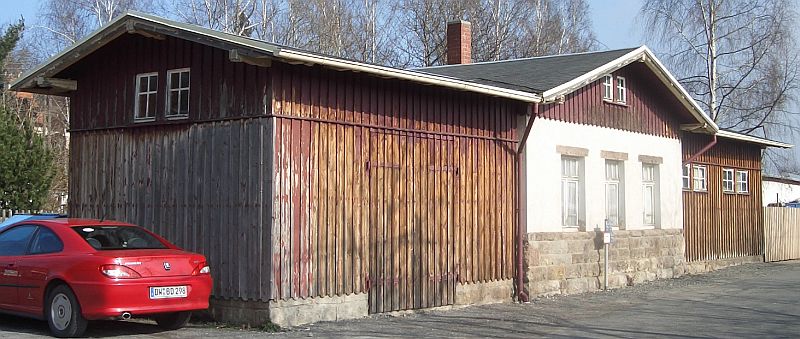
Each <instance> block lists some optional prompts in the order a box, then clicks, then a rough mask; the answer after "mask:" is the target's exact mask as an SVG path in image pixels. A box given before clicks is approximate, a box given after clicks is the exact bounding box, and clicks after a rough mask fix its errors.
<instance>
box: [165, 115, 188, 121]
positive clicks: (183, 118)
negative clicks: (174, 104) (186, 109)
mask: <svg viewBox="0 0 800 339" xmlns="http://www.w3.org/2000/svg"><path fill="white" fill-rule="evenodd" d="M185 119H189V114H173V115H167V120H185Z"/></svg>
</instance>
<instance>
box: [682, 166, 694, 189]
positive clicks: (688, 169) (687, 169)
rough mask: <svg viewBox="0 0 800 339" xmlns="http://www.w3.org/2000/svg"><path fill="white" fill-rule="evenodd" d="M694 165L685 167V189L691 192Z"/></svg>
mask: <svg viewBox="0 0 800 339" xmlns="http://www.w3.org/2000/svg"><path fill="white" fill-rule="evenodd" d="M691 171H692V165H691V164H686V165H683V176H682V177H683V189H685V190H690V189H692V177H691Z"/></svg>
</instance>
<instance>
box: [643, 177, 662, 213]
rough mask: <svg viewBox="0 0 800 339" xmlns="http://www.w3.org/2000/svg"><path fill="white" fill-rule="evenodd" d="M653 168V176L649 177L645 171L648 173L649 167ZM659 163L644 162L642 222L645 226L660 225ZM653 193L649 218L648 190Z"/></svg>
mask: <svg viewBox="0 0 800 339" xmlns="http://www.w3.org/2000/svg"><path fill="white" fill-rule="evenodd" d="M648 168H649V169H652V173H651V177H650V178H647V176H645V173H647V169H648ZM658 176H659V173H658V165H656V164H648V163H643V164H642V222H643V223H644V225H645V226H656V225H658V212H659V210H658V207H659V204H660V203H659V199H658V179H659V178H658ZM648 189H649V192H650V193H651V194H652V196H651V197H650V203H651V204H652V205H651V206H650V216H649V219H648V214H647V208H648V206H647V192H648Z"/></svg>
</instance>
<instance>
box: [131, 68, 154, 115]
mask: <svg viewBox="0 0 800 339" xmlns="http://www.w3.org/2000/svg"><path fill="white" fill-rule="evenodd" d="M157 100H158V73H142V74H138V75H136V101H135V102H134V104H133V106H134V107H133V111H134V115H133V119H134V121H153V120H154V119H155V118H156V101H157Z"/></svg>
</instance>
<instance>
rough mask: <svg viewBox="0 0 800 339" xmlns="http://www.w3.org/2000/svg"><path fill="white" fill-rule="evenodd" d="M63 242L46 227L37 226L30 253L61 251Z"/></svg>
mask: <svg viewBox="0 0 800 339" xmlns="http://www.w3.org/2000/svg"><path fill="white" fill-rule="evenodd" d="M63 249H64V243H62V242H61V239H59V238H58V236H57V235H56V234H55V233H53V231H51V230H50V229H49V228H47V227H41V226H40V227H39V232H36V235H35V236H34V237H33V242H31V250H30V254H45V253H56V252H61V250H63Z"/></svg>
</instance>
